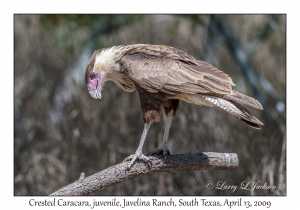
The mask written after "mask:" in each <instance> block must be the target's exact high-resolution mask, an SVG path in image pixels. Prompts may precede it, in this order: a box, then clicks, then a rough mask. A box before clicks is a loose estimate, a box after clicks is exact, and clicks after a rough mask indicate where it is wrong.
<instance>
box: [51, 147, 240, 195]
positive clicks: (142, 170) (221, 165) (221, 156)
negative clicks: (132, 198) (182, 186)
mask: <svg viewBox="0 0 300 210" xmlns="http://www.w3.org/2000/svg"><path fill="white" fill-rule="evenodd" d="M149 158H150V160H151V166H149V165H148V164H147V163H145V162H142V161H137V162H135V164H134V165H133V166H132V167H131V168H130V169H129V170H128V169H127V168H128V166H129V164H130V161H126V162H122V163H119V164H117V165H114V166H111V167H109V168H107V169H104V170H103V171H100V172H98V173H96V174H93V175H91V176H89V177H86V178H85V177H84V173H81V175H80V178H79V180H77V181H75V182H73V183H72V184H69V185H67V186H65V187H63V188H61V189H59V190H57V191H56V192H54V193H52V194H50V195H52V196H58V195H68V196H70V195H76V196H78V195H90V194H91V193H93V192H96V191H99V190H103V189H105V188H108V187H110V186H112V185H115V184H118V183H120V182H123V181H125V180H128V179H134V178H136V177H139V176H144V175H148V174H151V173H155V172H188V171H194V170H235V169H236V168H237V167H238V164H239V160H238V157H237V154H235V153H215V152H204V153H193V154H181V155H170V156H167V158H166V160H165V158H164V156H163V155H160V156H150V157H149Z"/></svg>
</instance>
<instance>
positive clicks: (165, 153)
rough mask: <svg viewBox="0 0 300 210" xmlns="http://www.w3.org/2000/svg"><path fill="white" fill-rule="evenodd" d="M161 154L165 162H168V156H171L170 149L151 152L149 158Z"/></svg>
mask: <svg viewBox="0 0 300 210" xmlns="http://www.w3.org/2000/svg"><path fill="white" fill-rule="evenodd" d="M161 154H163V155H164V156H165V160H166V159H167V155H170V151H169V150H168V148H158V149H156V150H153V151H151V152H149V153H148V154H147V156H153V155H161Z"/></svg>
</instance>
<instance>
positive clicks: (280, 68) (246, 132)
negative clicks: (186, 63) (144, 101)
mask: <svg viewBox="0 0 300 210" xmlns="http://www.w3.org/2000/svg"><path fill="white" fill-rule="evenodd" d="M195 17H196V18H195ZM211 18H212V16H210V15H201V16H177V15H175V16H174V15H146V16H138V17H136V16H128V15H127V16H93V17H88V16H74V17H73V16H68V17H66V16H60V15H55V16H52V15H47V16H39V15H15V42H14V45H15V46H14V47H15V55H14V68H15V69H14V75H15V78H14V87H15V88H14V93H15V100H14V120H15V123H14V176H15V177H14V194H15V195H48V194H50V193H52V192H54V191H55V190H57V189H59V188H61V187H63V186H64V185H67V184H69V183H71V182H73V181H75V180H76V179H78V177H79V175H80V173H81V172H85V174H86V176H88V175H91V174H93V173H96V172H98V171H100V170H103V169H105V168H108V167H109V166H111V165H114V164H116V163H119V162H121V161H122V160H123V159H124V158H125V157H127V156H129V155H130V154H133V153H134V152H135V150H136V148H137V146H138V143H139V139H140V135H141V133H142V129H143V121H142V117H141V111H140V104H139V98H138V94H137V92H136V91H135V92H134V93H126V92H123V91H122V90H120V89H118V88H117V86H115V85H114V84H112V83H107V85H106V86H105V89H104V90H103V95H102V96H103V99H102V100H94V99H92V98H91V97H90V96H89V94H88V92H87V90H86V87H85V84H84V71H85V67H86V64H87V62H88V60H89V57H90V56H91V53H92V52H93V50H95V49H98V48H102V47H109V46H112V45H119V44H122V45H127V44H136V43H149V44H164V45H170V46H173V47H176V48H178V49H181V50H184V51H186V52H188V53H189V54H191V55H193V56H194V57H196V58H199V59H202V60H207V61H209V62H210V63H212V64H213V65H215V66H216V67H218V68H219V69H221V70H223V71H225V72H226V73H228V74H229V75H230V76H231V77H232V78H233V81H234V83H235V84H236V85H237V87H236V89H237V90H238V91H240V92H242V93H245V94H248V95H252V96H254V95H255V94H254V93H252V89H251V87H250V85H249V81H248V79H249V78H246V77H244V76H243V75H242V74H241V73H240V69H239V65H238V63H237V62H236V60H235V58H234V57H233V55H232V54H231V53H230V51H229V50H228V48H227V46H226V45H224V44H223V43H222V41H220V37H216V38H215V39H213V40H212V41H211V42H209V39H210V38H211V34H209V32H208V30H207V27H208V25H209V24H210V23H211ZM220 18H221V22H222V24H224V25H225V27H226V28H228V29H229V30H231V32H232V34H233V35H234V36H235V37H237V39H238V40H239V41H240V42H241V45H242V46H243V49H245V51H247V49H250V47H249V46H250V45H249V44H250V43H254V42H253V40H256V38H257V37H258V36H259V34H260V33H261V30H263V28H264V27H266V26H269V29H268V30H269V31H268V33H267V35H266V36H265V37H263V38H262V39H261V40H260V42H259V44H258V45H257V46H256V47H255V48H254V50H252V51H251V52H249V53H248V56H249V57H248V59H249V60H250V63H251V64H252V65H253V67H254V69H255V70H256V72H257V73H258V74H259V75H261V76H264V77H265V78H266V79H267V81H269V82H270V83H271V84H272V85H273V88H274V90H275V91H276V93H277V96H278V98H277V99H278V100H280V101H282V102H283V104H284V105H286V102H285V100H286V31H285V30H286V28H285V27H286V17H285V15H278V16H276V15H275V16H270V15H226V16H221V17H220ZM199 20H200V21H199ZM122 21H123V22H122ZM87 23H90V24H87ZM119 23H120V24H119ZM220 36H221V34H220ZM209 43H210V44H209ZM209 52H211V53H209ZM257 88H258V89H259V90H260V93H261V95H262V96H263V100H264V101H265V104H264V111H255V110H252V109H251V111H252V112H253V113H254V114H255V115H256V116H257V117H258V118H259V119H261V120H262V121H263V122H264V123H265V126H264V127H263V128H262V129H261V130H254V129H251V128H249V127H246V126H245V125H244V124H243V123H242V122H240V121H239V120H237V119H236V118H235V117H233V116H231V115H229V114H228V113H225V112H224V111H222V110H220V109H218V108H210V107H200V106H196V105H192V104H187V103H184V102H181V109H180V111H179V113H178V114H177V116H176V117H175V118H174V121H173V124H172V127H171V130H170V137H169V142H170V144H169V149H170V151H171V153H172V154H181V153H192V152H201V151H203V152H204V151H205V152H227V153H237V154H238V157H239V160H240V163H239V167H238V169H237V170H236V171H195V172H188V173H161V174H151V175H149V176H145V177H140V178H136V179H134V180H128V181H125V182H123V183H120V184H118V185H115V186H112V187H110V188H108V189H106V190H103V191H99V192H97V193H96V195H285V194H286V149H285V148H286V138H285V133H286V120H285V109H284V111H283V112H284V114H280V113H279V111H278V106H279V105H280V103H279V105H278V103H277V107H276V101H274V100H273V99H272V98H271V96H270V95H269V94H268V92H267V91H265V89H264V87H263V84H262V86H259V87H257ZM279 108H280V107H279ZM162 119H163V120H162V121H161V122H159V123H156V124H155V125H153V126H152V127H151V129H150V131H149V133H148V136H147V139H146V142H145V145H144V148H143V152H144V153H147V152H149V151H152V150H153V149H155V148H157V147H158V146H159V145H160V143H161V141H162V137H163V128H164V118H162ZM208 181H213V182H214V183H217V182H218V181H226V184H228V185H240V184H241V183H242V182H243V181H251V182H255V181H260V183H261V184H264V183H267V184H269V185H273V186H276V190H254V191H246V190H241V189H238V190H237V191H235V192H234V193H232V192H231V191H229V190H223V191H222V190H217V189H212V190H208V189H206V188H205V186H206V183H207V182H208Z"/></svg>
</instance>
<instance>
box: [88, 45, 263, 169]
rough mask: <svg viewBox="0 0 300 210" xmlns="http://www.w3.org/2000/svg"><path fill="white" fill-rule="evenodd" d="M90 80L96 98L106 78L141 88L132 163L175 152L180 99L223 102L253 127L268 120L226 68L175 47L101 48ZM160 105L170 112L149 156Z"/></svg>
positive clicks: (210, 103) (219, 104) (92, 62)
mask: <svg viewBox="0 0 300 210" xmlns="http://www.w3.org/2000/svg"><path fill="white" fill-rule="evenodd" d="M85 81H86V85H87V89H88V92H89V94H90V95H91V96H92V97H93V98H95V99H101V98H102V89H103V86H104V84H105V83H106V82H107V81H112V82H114V83H115V84H116V85H117V86H118V87H119V88H121V89H122V90H124V91H126V92H133V91H135V90H137V92H138V95H139V98H140V105H141V111H142V117H143V121H144V129H143V132H142V136H141V139H140V142H139V145H138V148H137V150H136V152H135V153H134V154H133V155H131V156H129V157H128V158H126V159H125V160H127V161H128V160H129V161H130V160H131V162H130V164H129V168H131V167H132V165H134V163H135V161H136V160H141V161H144V162H148V163H149V162H151V161H150V159H149V157H148V155H160V154H163V155H164V156H165V157H167V155H170V152H169V150H168V146H167V143H168V136H169V130H170V126H171V123H172V118H173V116H175V115H176V113H177V112H178V110H179V104H180V101H185V102H188V103H192V104H196V105H204V106H210V107H212V106H216V107H219V108H221V109H223V110H225V111H227V112H229V113H230V114H232V115H234V116H235V117H237V118H238V119H239V120H241V121H242V122H244V123H245V124H246V125H247V126H249V127H252V128H254V129H260V128H261V126H263V125H264V124H263V123H262V122H261V121H260V120H259V119H257V118H256V117H255V116H253V115H252V114H251V113H250V112H249V111H248V109H247V108H246V107H245V106H249V107H252V108H255V109H258V110H263V107H262V105H261V104H260V102H259V101H257V100H256V99H254V98H252V97H249V96H247V95H244V94H242V93H239V92H237V91H236V90H233V89H232V87H233V86H235V84H234V83H233V82H232V79H231V78H230V77H229V76H228V75H227V74H225V73H224V72H223V71H221V70H219V69H217V68H216V67H214V66H212V65H210V64H208V63H207V62H205V61H202V60H197V59H196V58H194V57H193V56H191V55H189V54H188V53H186V52H184V51H182V50H179V49H176V48H174V47H171V46H166V45H150V44H133V45H119V46H112V47H110V48H103V49H99V50H96V51H95V52H94V53H93V55H92V57H91V59H90V61H89V63H88V65H87V67H86V72H85ZM161 110H164V113H165V116H166V121H165V129H164V135H163V140H162V143H161V145H160V147H159V148H158V149H156V150H154V151H152V152H150V153H148V155H147V156H145V155H144V154H143V153H142V148H143V145H144V142H145V139H146V136H147V132H148V130H149V129H150V126H151V124H152V123H154V122H158V121H159V120H160V111H161Z"/></svg>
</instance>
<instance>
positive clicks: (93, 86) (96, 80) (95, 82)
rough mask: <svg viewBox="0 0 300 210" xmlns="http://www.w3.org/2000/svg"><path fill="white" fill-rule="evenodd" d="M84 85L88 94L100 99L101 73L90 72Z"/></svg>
mask: <svg viewBox="0 0 300 210" xmlns="http://www.w3.org/2000/svg"><path fill="white" fill-rule="evenodd" d="M86 86H87V88H88V90H89V94H90V95H91V96H92V97H93V98H95V99H101V89H102V75H101V74H98V73H95V72H91V73H90V77H89V78H88V81H87V85H86Z"/></svg>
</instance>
